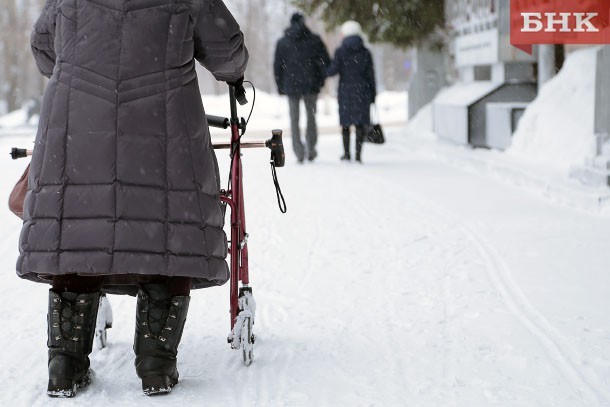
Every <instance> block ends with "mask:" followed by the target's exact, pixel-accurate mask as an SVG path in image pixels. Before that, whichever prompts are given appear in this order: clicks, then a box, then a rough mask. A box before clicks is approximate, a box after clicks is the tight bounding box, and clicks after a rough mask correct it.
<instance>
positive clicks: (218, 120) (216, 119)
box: [205, 114, 230, 129]
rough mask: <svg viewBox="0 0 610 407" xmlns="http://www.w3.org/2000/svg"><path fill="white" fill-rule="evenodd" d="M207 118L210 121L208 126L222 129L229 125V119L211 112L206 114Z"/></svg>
mask: <svg viewBox="0 0 610 407" xmlns="http://www.w3.org/2000/svg"><path fill="white" fill-rule="evenodd" d="M205 118H206V120H207V121H208V126H211V127H218V128H220V129H226V128H227V127H229V124H230V122H229V119H228V118H226V117H221V116H213V115H211V114H206V115H205Z"/></svg>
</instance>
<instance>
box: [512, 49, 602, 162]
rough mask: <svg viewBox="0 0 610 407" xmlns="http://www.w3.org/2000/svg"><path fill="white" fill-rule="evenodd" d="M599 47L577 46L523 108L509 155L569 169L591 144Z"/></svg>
mask: <svg viewBox="0 0 610 407" xmlns="http://www.w3.org/2000/svg"><path fill="white" fill-rule="evenodd" d="M597 50H598V48H588V49H584V50H579V51H576V52H574V53H572V54H571V55H569V57H568V58H567V59H566V61H565V64H564V66H563V68H562V69H561V71H560V72H559V74H558V75H557V76H555V77H554V78H553V79H552V80H550V81H549V82H548V83H547V84H546V85H545V86H544V87H543V88H542V89H541V90H540V92H539V94H538V97H537V98H536V99H535V100H534V101H533V102H532V103H531V104H530V106H529V107H528V108H527V109H526V111H525V113H524V115H523V117H522V118H521V120H520V121H519V126H518V127H517V130H516V131H515V133H514V135H513V144H512V146H511V147H510V148H509V149H508V150H507V152H508V154H509V155H514V156H518V157H523V158H526V159H528V160H532V161H536V162H538V163H542V164H545V165H548V166H549V167H553V168H554V169H557V170H559V171H561V172H565V173H567V172H569V169H570V167H572V166H573V165H576V164H582V163H583V162H584V161H585V159H586V158H587V157H588V156H589V155H590V154H591V152H592V148H593V120H594V112H593V103H594V98H595V74H594V73H595V64H596V56H597Z"/></svg>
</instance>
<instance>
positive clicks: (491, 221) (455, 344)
mask: <svg viewBox="0 0 610 407" xmlns="http://www.w3.org/2000/svg"><path fill="white" fill-rule="evenodd" d="M216 98H218V99H216ZM384 98H388V102H384V101H383V100H384ZM224 102H226V98H225V99H224V101H223V100H222V97H211V96H210V97H208V96H204V103H206V107H207V110H208V112H209V113H212V114H217V115H220V114H223V113H222V112H223V111H226V103H224ZM324 103H326V101H325V100H324V99H322V100H321V101H320V105H319V109H320V128H321V131H322V133H323V134H322V135H321V136H320V139H319V156H318V158H317V159H316V160H315V161H314V162H313V163H309V162H306V163H305V164H303V165H299V164H297V163H296V159H295V157H294V154H293V153H292V150H291V146H290V141H289V136H288V133H287V134H286V137H285V142H286V155H287V163H286V167H285V168H281V169H278V171H277V174H278V177H279V181H280V184H281V187H282V190H283V192H284V195H285V197H286V201H287V205H288V213H287V214H285V215H282V214H281V213H280V211H279V209H278V207H277V202H276V197H275V190H274V186H273V182H272V179H271V173H270V168H269V164H268V158H269V153H268V151H265V150H247V151H244V157H243V159H244V171H245V193H246V205H247V217H248V229H249V230H248V232H249V233H250V240H249V247H250V269H251V274H250V276H251V283H252V287H253V289H254V296H255V298H256V301H257V319H256V325H255V333H256V335H257V342H256V344H255V348H254V358H255V360H254V363H253V364H252V365H251V366H249V367H245V366H243V364H242V361H241V354H240V352H236V351H234V350H231V349H230V346H229V345H228V344H227V343H226V337H227V334H228V333H229V332H228V331H229V315H228V300H229V298H228V297H229V296H228V288H227V287H226V286H225V287H220V288H210V289H205V290H198V291H194V292H193V293H192V301H191V307H190V312H189V317H188V321H187V324H186V329H185V332H184V336H183V340H182V343H181V345H180V348H179V355H178V357H179V362H178V369H179V371H180V375H181V380H180V383H179V384H178V385H177V386H176V387H175V389H174V390H173V392H172V393H171V394H170V395H167V396H159V397H155V398H148V397H147V396H145V395H143V394H142V392H141V390H140V381H139V379H138V378H137V376H136V374H135V369H134V366H133V359H134V356H133V351H132V343H133V335H134V321H135V300H134V299H133V298H131V297H121V296H109V299H110V303H111V305H112V308H113V313H114V326H113V328H112V329H110V330H109V332H108V340H109V345H108V347H106V348H104V349H101V350H98V349H96V350H94V352H93V354H92V356H91V359H92V368H93V370H94V372H95V376H94V380H93V383H92V384H91V385H90V386H89V387H88V388H87V389H84V390H82V391H81V392H79V394H78V395H77V396H76V397H75V398H74V399H70V400H64V399H62V400H57V399H50V398H49V397H47V395H46V393H45V390H46V381H47V376H46V345H45V343H46V311H47V289H48V287H47V286H44V285H40V284H34V283H31V282H28V281H24V280H21V279H19V278H18V277H16V275H15V273H14V271H13V270H14V268H15V267H14V265H15V259H16V257H17V240H18V236H19V231H20V221H19V219H17V218H16V217H15V216H14V215H12V214H11V213H9V212H8V210H5V211H3V212H1V214H0V219H1V221H2V224H3V225H4V233H3V235H2V236H0V255H1V257H0V258H2V259H3V260H2V261H3V264H4V270H5V272H4V273H3V274H2V275H0V297H1V298H2V299H3V301H2V306H1V307H0V321H1V323H2V327H3V332H4V335H1V336H0V349H2V350H3V354H2V364H1V366H2V368H1V369H0V404H2V405H14V406H55V405H89V406H107V405H119V406H136V405H142V404H146V405H170V406H178V405H206V406H347V405H349V406H364V405H367V406H430V407H438V406H490V405H496V406H507V407H508V406H510V407H513V406H532V407H533V406H536V407H538V406H560V407H561V406H565V407H568V406H569V407H578V406H582V407H585V406H586V407H590V406H609V405H610V324H609V319H608V309H610V295H608V294H609V293H610V273H609V272H608V265H609V264H610V250H608V247H609V246H610V234H609V233H608V230H610V217H608V216H606V215H603V214H597V213H593V212H585V211H579V210H574V209H571V208H569V207H566V206H562V205H559V204H557V203H554V202H551V201H549V200H547V199H544V198H542V197H540V196H538V195H536V194H532V193H531V192H530V191H528V190H523V189H518V188H516V187H514V186H511V185H510V184H506V183H502V182H498V180H497V179H496V178H495V177H493V176H492V175H491V174H489V173H487V172H485V171H478V172H472V171H467V170H463V169H461V168H458V167H456V166H454V165H452V164H447V163H444V162H442V161H441V160H438V159H437V158H436V157H434V156H432V155H431V154H429V151H428V150H427V149H426V148H423V147H422V146H423V145H425V144H426V143H430V138H428V139H426V138H418V137H413V136H412V135H411V134H409V135H407V129H406V128H405V126H404V124H403V125H400V124H399V121H400V120H404V118H405V116H406V95H405V94H404V93H402V94H401V93H399V94H395V95H393V94H388V95H387V96H383V97H380V100H379V104H380V111H381V119H382V123H388V125H387V126H386V138H387V142H386V144H384V145H381V146H377V145H369V144H366V145H365V146H364V152H363V160H364V164H362V165H359V164H355V163H353V162H352V163H345V162H341V161H340V160H339V156H340V155H341V149H342V147H341V140H340V135H339V129H338V126H337V121H336V107H335V106H333V105H332V104H331V103H329V108H328V113H325V111H324V109H325V106H324ZM286 109H287V102H286V100H284V99H282V98H278V97H277V96H271V95H265V94H260V95H259V97H258V102H257V107H256V109H255V112H254V115H253V118H252V121H251V127H250V131H251V135H249V136H248V137H250V138H266V137H269V136H270V134H269V131H268V130H270V129H271V128H273V127H283V128H284V129H287V128H288V125H287V119H286V117H285V110H286ZM259 112H261V113H259ZM264 112H268V113H264ZM281 112H284V113H281ZM240 113H241V114H242V115H244V116H245V115H247V113H248V111H247V110H246V109H241V110H240ZM401 115H402V116H401ZM394 118H397V119H396V121H397V122H398V124H397V125H395V126H391V125H390V123H392V121H393V120H394ZM425 119H426V117H425V115H423V114H422V116H420V120H421V121H422V122H423V121H425ZM422 126H423V125H422ZM424 127H425V126H424ZM264 129H267V130H264ZM19 131H20V132H21V133H20V132H17V131H16V133H17V134H21V135H16V136H13V135H12V133H11V132H10V131H9V130H5V131H4V132H3V133H2V135H1V136H0V151H6V152H7V153H8V150H9V149H10V147H12V146H19V147H21V146H26V147H27V146H28V145H29V143H30V141H31V133H30V134H29V135H26V136H24V135H23V132H24V131H23V127H21V128H19ZM214 134H215V135H214V138H215V139H219V138H220V137H221V134H220V133H218V132H217V131H215V133H214ZM352 137H353V136H352ZM352 144H353V143H352ZM5 157H6V159H3V160H0V170H1V171H2V174H3V175H4V176H3V177H2V179H1V180H0V200H3V201H4V202H6V198H7V195H8V191H9V190H10V188H11V187H12V185H13V183H14V182H15V180H16V179H17V178H18V176H19V175H20V174H21V172H22V171H23V169H24V167H25V165H26V164H27V162H26V160H20V161H11V160H10V159H8V154H7V155H6V156H5ZM219 161H220V166H221V169H222V171H223V178H225V179H226V176H227V171H226V170H227V166H228V157H226V152H220V153H219Z"/></svg>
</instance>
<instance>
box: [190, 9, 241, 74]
mask: <svg viewBox="0 0 610 407" xmlns="http://www.w3.org/2000/svg"><path fill="white" fill-rule="evenodd" d="M201 1H202V4H201V8H200V10H199V17H198V18H197V21H196V24H195V29H194V42H195V44H194V47H195V59H196V60H197V61H199V62H200V63H201V65H203V66H204V67H205V68H206V69H207V70H208V71H210V72H211V73H212V74H213V75H214V77H215V78H216V80H218V81H225V82H233V81H237V80H238V79H240V78H241V77H243V76H244V72H245V71H246V66H247V65H248V58H249V55H248V49H247V48H246V45H245V43H244V35H243V33H242V32H241V30H240V28H239V24H237V22H236V21H235V18H233V15H232V14H231V12H229V10H228V9H227V7H226V6H225V4H224V3H223V2H222V0H201Z"/></svg>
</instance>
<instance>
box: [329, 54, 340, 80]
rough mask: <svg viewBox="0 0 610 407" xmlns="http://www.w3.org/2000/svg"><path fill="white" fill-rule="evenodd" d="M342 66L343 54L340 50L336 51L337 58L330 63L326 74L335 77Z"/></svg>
mask: <svg viewBox="0 0 610 407" xmlns="http://www.w3.org/2000/svg"><path fill="white" fill-rule="evenodd" d="M340 66H341V53H340V52H339V50H337V51H335V57H334V58H333V60H332V61H330V65H329V66H328V69H326V74H327V75H328V76H335V75H336V74H338V73H339V67H340Z"/></svg>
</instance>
